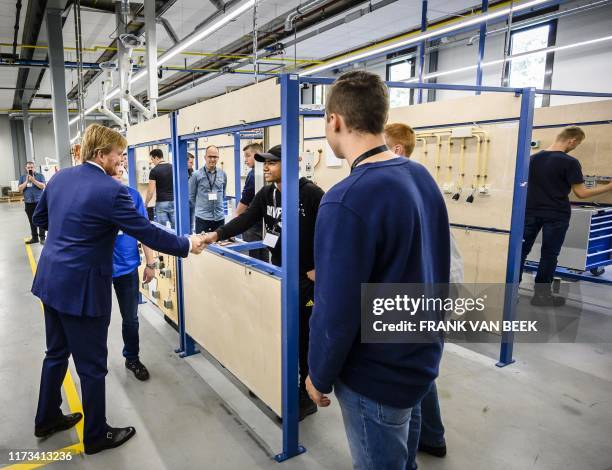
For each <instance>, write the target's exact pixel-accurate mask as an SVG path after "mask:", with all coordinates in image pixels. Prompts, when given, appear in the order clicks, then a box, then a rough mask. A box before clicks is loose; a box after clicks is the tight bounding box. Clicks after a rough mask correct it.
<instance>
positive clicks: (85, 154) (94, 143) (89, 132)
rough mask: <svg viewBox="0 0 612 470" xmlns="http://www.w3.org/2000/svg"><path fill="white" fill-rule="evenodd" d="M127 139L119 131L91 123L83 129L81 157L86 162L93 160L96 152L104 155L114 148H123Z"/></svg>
mask: <svg viewBox="0 0 612 470" xmlns="http://www.w3.org/2000/svg"><path fill="white" fill-rule="evenodd" d="M126 147H127V140H125V137H123V136H122V135H121V134H119V132H117V131H114V130H112V129H110V128H108V127H105V126H101V125H100V124H91V125H89V126H87V129H85V133H84V134H83V141H82V144H81V159H82V161H84V162H86V161H89V160H93V159H94V158H95V157H96V155H97V154H98V152H102V154H104V155H106V154H108V153H110V152H111V151H112V150H114V149H119V150H123V149H125V148H126Z"/></svg>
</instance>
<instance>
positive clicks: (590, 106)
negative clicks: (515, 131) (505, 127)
mask: <svg viewBox="0 0 612 470" xmlns="http://www.w3.org/2000/svg"><path fill="white" fill-rule="evenodd" d="M609 120H612V100H601V101H590V102H588V103H577V104H567V105H561V106H550V107H547V108H536V109H535V111H534V116H533V124H534V125H535V126H550V125H556V124H571V123H578V122H593V121H609Z"/></svg>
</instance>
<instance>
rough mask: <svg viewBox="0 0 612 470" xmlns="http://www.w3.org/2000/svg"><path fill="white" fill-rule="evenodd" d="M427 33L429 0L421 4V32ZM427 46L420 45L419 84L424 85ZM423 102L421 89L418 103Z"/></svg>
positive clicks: (418, 94)
mask: <svg viewBox="0 0 612 470" xmlns="http://www.w3.org/2000/svg"><path fill="white" fill-rule="evenodd" d="M425 31H427V0H423V1H422V3H421V32H422V33H424V32H425ZM426 46H427V41H421V42H420V43H419V71H418V77H419V83H423V71H424V69H425V47H426ZM422 102H423V89H422V88H419V89H418V92H417V103H418V104H421V103H422Z"/></svg>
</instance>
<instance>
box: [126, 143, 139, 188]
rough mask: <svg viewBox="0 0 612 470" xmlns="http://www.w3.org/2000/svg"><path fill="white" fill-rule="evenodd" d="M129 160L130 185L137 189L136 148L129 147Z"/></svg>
mask: <svg viewBox="0 0 612 470" xmlns="http://www.w3.org/2000/svg"><path fill="white" fill-rule="evenodd" d="M127 158H128V184H129V185H130V187H132V188H134V189H136V187H137V183H136V148H135V147H128V148H127Z"/></svg>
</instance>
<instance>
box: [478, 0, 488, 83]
mask: <svg viewBox="0 0 612 470" xmlns="http://www.w3.org/2000/svg"><path fill="white" fill-rule="evenodd" d="M488 9H489V0H482V6H481V9H480V10H481V13H486V12H487V10H488ZM478 37H479V39H478V62H477V65H476V86H481V85H482V61H483V60H484V53H485V42H486V38H487V22H486V21H485V22H484V23H481V25H480V30H479V34H478ZM476 94H477V95H480V90H477V91H476Z"/></svg>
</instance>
